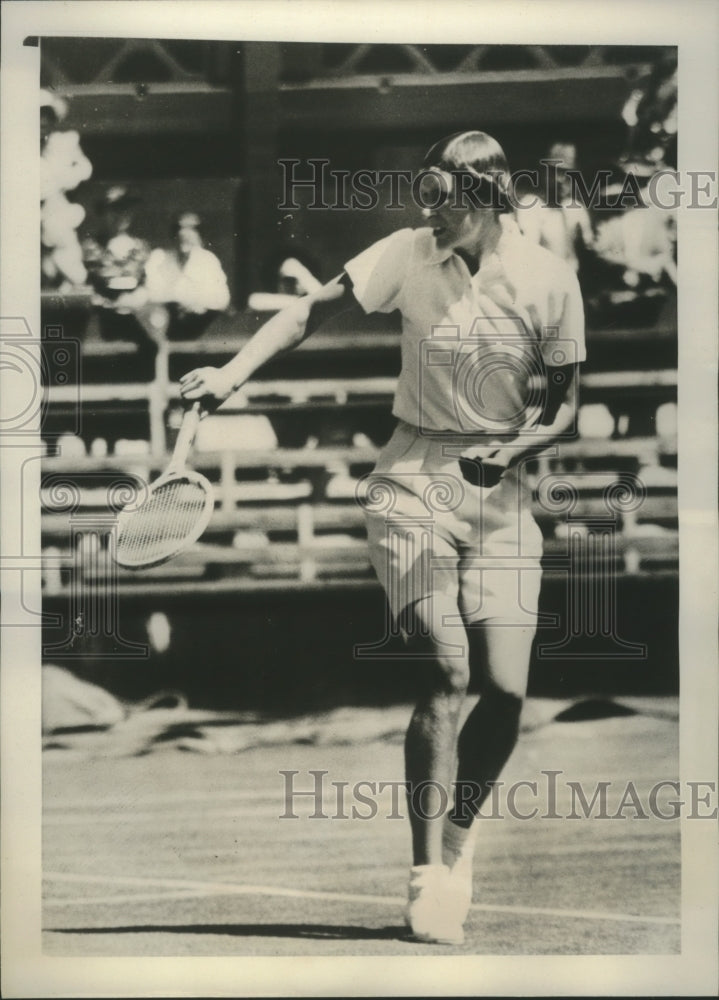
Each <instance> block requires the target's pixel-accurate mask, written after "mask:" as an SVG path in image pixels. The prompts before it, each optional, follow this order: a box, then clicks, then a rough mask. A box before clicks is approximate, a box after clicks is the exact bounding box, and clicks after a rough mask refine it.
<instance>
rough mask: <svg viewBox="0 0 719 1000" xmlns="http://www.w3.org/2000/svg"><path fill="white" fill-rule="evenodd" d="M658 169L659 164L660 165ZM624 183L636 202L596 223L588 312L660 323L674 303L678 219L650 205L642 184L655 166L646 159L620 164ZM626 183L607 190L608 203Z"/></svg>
mask: <svg viewBox="0 0 719 1000" xmlns="http://www.w3.org/2000/svg"><path fill="white" fill-rule="evenodd" d="M660 166H661V165H660ZM620 167H621V170H622V172H623V174H624V177H625V180H626V178H627V177H632V178H633V179H634V181H635V183H636V191H637V196H636V198H632V199H629V201H630V204H629V205H628V206H627V207H626V208H624V209H623V210H620V211H619V212H616V211H614V212H613V211H611V210H610V209H606V210H605V211H603V212H601V213H600V216H599V218H598V221H597V224H596V238H595V243H594V264H593V281H594V285H595V288H596V292H595V294H594V295H593V298H592V303H591V304H592V308H594V309H598V311H599V313H600V315H602V314H604V318H605V320H607V319H619V318H620V316H621V318H622V319H623V320H626V321H634V320H636V321H637V322H641V323H653V322H659V321H661V322H663V321H664V319H665V318H666V319H667V320H669V319H670V318H671V317H672V315H673V310H674V307H675V302H676V284H677V265H676V217H675V213H674V212H673V211H671V210H669V209H665V208H661V207H659V206H658V205H656V204H654V203H653V201H652V199H651V198H650V197H648V195H647V187H646V185H647V184H648V183H649V180H650V179H651V177H652V176H653V175H654V173H655V171H656V170H657V165H656V164H654V163H653V162H650V161H646V160H627V159H625V160H623V161H622V162H621V163H620ZM624 183H625V181H618V182H617V183H616V184H611V185H609V186H608V187H607V189H606V191H605V198H606V201H607V205H609V206H611V205H613V204H614V203H615V202H616V201H617V200H618V199H619V197H620V194H621V191H622V189H623V187H624Z"/></svg>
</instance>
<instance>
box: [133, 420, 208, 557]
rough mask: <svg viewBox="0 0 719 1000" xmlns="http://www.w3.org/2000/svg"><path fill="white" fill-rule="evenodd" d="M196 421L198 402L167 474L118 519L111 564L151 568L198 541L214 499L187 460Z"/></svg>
mask: <svg viewBox="0 0 719 1000" xmlns="http://www.w3.org/2000/svg"><path fill="white" fill-rule="evenodd" d="M199 423H200V403H199V402H196V403H195V404H194V405H193V406H192V408H191V409H189V410H187V411H186V412H185V415H184V417H183V418H182V425H181V427H180V430H179V433H178V435H177V441H176V442H175V448H174V451H173V453H172V458H171V459H170V463H169V465H168V467H167V469H166V470H165V472H164V473H163V474H162V476H160V478H159V479H156V480H155V482H154V483H152V485H151V486H150V487H149V489H148V491H147V494H146V496H145V497H144V499H143V500H142V502H141V503H140V504H139V505H137V506H135V505H134V504H132V505H128V506H127V507H124V508H123V509H122V510H121V511H120V514H119V516H118V519H117V537H116V544H115V552H114V556H115V562H116V563H117V564H118V565H119V566H123V567H124V568H125V569H149V568H150V567H151V566H159V565H160V564H161V563H164V562H167V560H168V559H172V557H173V556H176V555H177V553H178V552H181V551H182V550H183V549H185V548H187V546H188V545H191V544H192V543H193V542H196V541H197V539H198V538H199V537H200V535H201V534H202V532H203V531H204V530H205V528H206V527H207V525H208V523H209V520H210V517H211V516H212V511H213V510H214V507H215V498H214V493H213V489H212V486H211V484H210V483H209V482H208V480H207V479H205V477H204V476H202V475H200V473H199V472H195V471H194V470H192V469H188V468H187V457H188V455H189V453H190V448H191V447H192V443H193V441H194V440H195V434H196V433H197V428H198V425H199Z"/></svg>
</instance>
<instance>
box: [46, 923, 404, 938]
mask: <svg viewBox="0 0 719 1000" xmlns="http://www.w3.org/2000/svg"><path fill="white" fill-rule="evenodd" d="M47 931H49V932H51V933H53V934H227V935H231V936H233V937H285V938H311V939H314V940H319V941H321V940H327V939H334V940H337V941H341V940H352V941H382V940H384V941H392V940H399V941H411V940H412V938H411V936H410V932H409V930H408V929H407V928H406V927H403V926H390V927H356V926H355V927H348V926H341V925H336V924H136V925H132V926H126V927H56V928H53V927H48V928H47Z"/></svg>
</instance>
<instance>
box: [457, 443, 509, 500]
mask: <svg viewBox="0 0 719 1000" xmlns="http://www.w3.org/2000/svg"><path fill="white" fill-rule="evenodd" d="M508 465H509V454H508V453H507V452H506V451H505V450H504V449H503V448H502V447H501V445H499V444H489V445H485V446H481V445H478V446H476V447H473V448H468V449H467V450H466V451H465V452H463V453H462V455H460V458H459V469H460V472H461V473H462V476H463V478H464V480H465V482H467V483H469V484H470V485H471V486H481V487H483V488H484V489H491V488H492V487H494V486H497V484H498V483H499V481H500V479H501V478H502V476H503V475H504V473H505V472H506V471H507V467H508Z"/></svg>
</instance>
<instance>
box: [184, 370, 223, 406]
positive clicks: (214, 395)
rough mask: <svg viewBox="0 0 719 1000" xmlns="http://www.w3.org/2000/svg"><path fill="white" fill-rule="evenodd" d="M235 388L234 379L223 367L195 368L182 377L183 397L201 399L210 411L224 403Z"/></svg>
mask: <svg viewBox="0 0 719 1000" xmlns="http://www.w3.org/2000/svg"><path fill="white" fill-rule="evenodd" d="M233 390H234V386H233V384H232V379H231V378H230V376H228V374H227V372H225V371H223V369H222V368H193V370H192V371H191V372H187V374H186V375H183V376H182V378H181V379H180V395H181V396H182V397H183V399H201V400H202V407H203V409H204V410H205V411H207V412H208V413H212V411H213V410H216V409H217V407H218V406H219V405H220V404H221V403H224V401H225V400H226V399H227V398H228V396H231V395H232V392H233Z"/></svg>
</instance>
